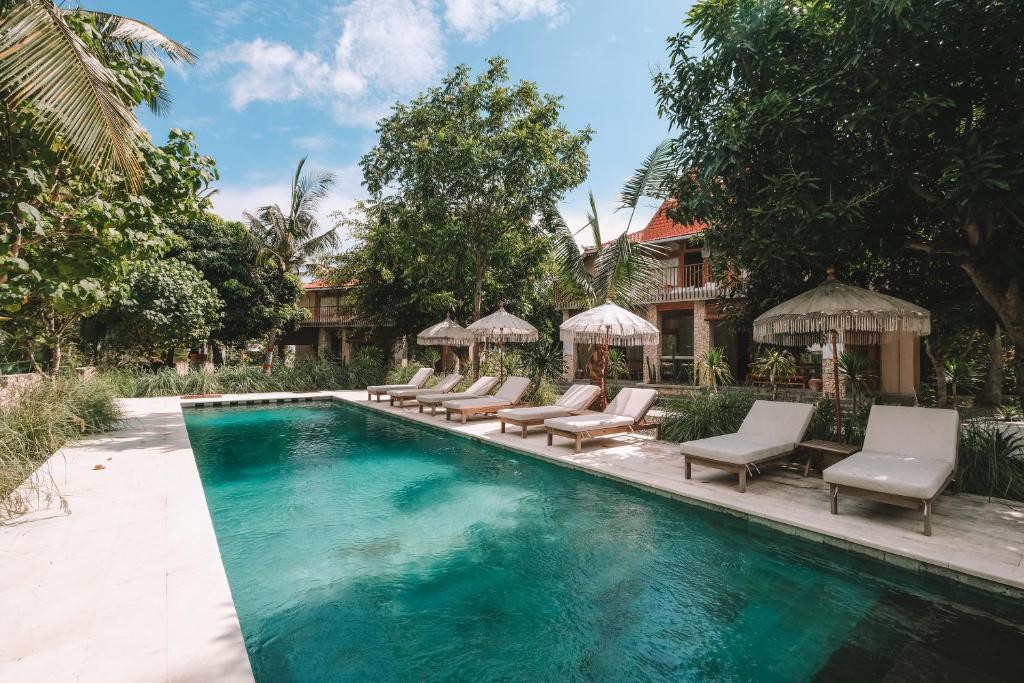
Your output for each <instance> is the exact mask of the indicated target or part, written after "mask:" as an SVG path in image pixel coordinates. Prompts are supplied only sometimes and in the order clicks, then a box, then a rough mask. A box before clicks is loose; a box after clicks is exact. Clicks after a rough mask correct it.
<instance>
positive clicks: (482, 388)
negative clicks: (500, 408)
mask: <svg viewBox="0 0 1024 683" xmlns="http://www.w3.org/2000/svg"><path fill="white" fill-rule="evenodd" d="M497 383H498V378H497V377H491V376H489V375H484V376H483V377H481V378H480V379H478V380H477V381H475V382H473V383H472V384H471V385H469V388H468V389H466V390H465V391H460V392H459V393H457V394H443V393H440V392H435V393H430V394H423V395H421V396H417V397H416V400H417V401H419V402H420V403H440V402H442V401H449V400H455V399H457V398H479V397H480V396H484V395H485V394H487V393H488V392H489V391H490V390H491V389H493V388H494V385H495V384H497Z"/></svg>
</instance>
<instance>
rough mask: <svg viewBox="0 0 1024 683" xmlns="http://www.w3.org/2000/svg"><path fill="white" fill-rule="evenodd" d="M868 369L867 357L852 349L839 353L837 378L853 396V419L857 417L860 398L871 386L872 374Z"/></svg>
mask: <svg viewBox="0 0 1024 683" xmlns="http://www.w3.org/2000/svg"><path fill="white" fill-rule="evenodd" d="M869 369H870V364H869V363H868V359H867V357H865V356H862V355H860V354H859V353H854V352H853V351H843V352H842V353H840V354H839V378H840V380H841V381H842V383H843V388H845V389H846V391H847V392H848V393H849V394H850V396H851V397H852V398H853V416H854V419H859V415H860V411H859V408H860V399H861V397H862V396H865V395H867V393H868V390H869V388H870V386H871V379H872V375H871V374H870V372H869Z"/></svg>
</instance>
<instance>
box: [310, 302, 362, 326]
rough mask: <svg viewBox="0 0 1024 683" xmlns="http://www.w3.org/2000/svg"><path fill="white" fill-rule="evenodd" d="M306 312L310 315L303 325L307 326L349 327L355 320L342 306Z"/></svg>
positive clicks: (321, 307) (313, 309) (319, 308)
mask: <svg viewBox="0 0 1024 683" xmlns="http://www.w3.org/2000/svg"><path fill="white" fill-rule="evenodd" d="M306 310H307V311H308V312H309V315H308V317H307V318H306V319H305V320H303V321H302V324H303V325H307V326H312V327H324V326H329V325H348V324H350V323H352V321H353V320H354V316H353V315H352V314H351V313H349V312H347V311H346V310H345V309H344V307H342V306H317V307H316V308H307V309H306Z"/></svg>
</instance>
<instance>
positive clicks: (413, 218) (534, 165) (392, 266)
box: [361, 57, 591, 331]
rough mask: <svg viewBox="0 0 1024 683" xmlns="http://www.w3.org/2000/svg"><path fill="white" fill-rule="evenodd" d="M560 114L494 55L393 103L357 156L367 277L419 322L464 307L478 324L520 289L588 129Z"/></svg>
mask: <svg viewBox="0 0 1024 683" xmlns="http://www.w3.org/2000/svg"><path fill="white" fill-rule="evenodd" d="M561 110H562V105H561V103H560V99H559V98H558V97H555V96H553V95H547V94H542V93H541V92H540V90H539V89H538V87H537V85H536V84H535V83H532V82H529V81H521V82H519V83H515V84H513V83H510V82H509V75H508V65H507V63H506V61H505V60H504V59H502V58H499V57H495V58H492V59H490V60H488V66H487V69H486V70H485V71H483V72H482V73H480V74H479V75H478V76H477V77H476V78H473V77H472V74H471V71H470V69H469V67H467V66H465V65H462V66H458V67H456V68H455V70H454V71H452V72H451V73H450V74H448V76H446V77H445V79H444V80H443V81H442V83H441V85H439V86H437V87H433V88H430V89H428V90H427V91H426V92H424V93H423V94H421V95H420V96H419V97H417V98H416V99H415V100H413V101H412V102H411V103H409V104H401V103H399V104H396V105H395V106H394V107H393V109H392V111H391V114H390V115H389V116H387V117H385V118H384V119H382V120H381V121H380V122H379V123H378V126H379V127H378V131H379V133H380V140H379V142H378V144H377V145H376V146H375V147H374V148H373V149H372V150H370V152H369V153H367V154H366V156H364V157H363V159H362V162H361V163H362V168H363V174H364V179H365V182H366V186H367V188H368V189H369V190H370V193H371V195H372V197H373V200H374V202H373V205H372V206H373V214H372V216H371V223H370V224H369V227H368V229H367V230H366V232H365V233H364V234H363V236H362V237H363V242H364V244H365V246H366V247H367V250H366V251H365V252H364V255H363V256H364V258H365V259H366V260H365V264H364V265H365V267H366V270H368V271H369V272H368V273H367V277H368V280H369V279H370V278H372V279H379V281H380V282H381V283H382V284H383V283H388V284H389V285H390V286H393V287H394V288H395V291H399V292H404V293H407V294H408V295H409V296H410V297H411V300H412V301H414V302H415V303H414V304H413V306H412V308H413V309H415V311H418V312H419V313H421V314H422V315H424V316H427V317H429V318H437V317H438V316H443V315H444V313H445V311H446V309H447V310H450V309H452V308H455V309H460V308H462V306H463V305H468V307H469V310H470V311H471V313H472V317H473V319H477V318H479V317H480V316H481V312H482V307H483V305H484V302H485V300H486V301H489V302H491V303H492V304H493V305H496V304H497V303H500V297H503V296H508V295H509V294H510V293H512V292H513V291H514V288H516V287H523V285H524V284H527V285H528V283H529V279H530V278H531V277H533V276H534V275H535V274H536V273H537V268H538V267H539V265H540V264H541V262H542V261H543V260H544V254H545V252H546V249H547V245H546V243H545V235H546V234H547V233H546V231H547V230H549V229H550V228H551V227H552V226H553V220H554V210H553V207H554V206H555V204H556V203H557V202H558V201H559V200H560V199H561V198H562V197H563V196H564V195H565V193H566V192H567V191H568V190H570V189H572V188H573V187H576V186H577V185H579V184H580V183H581V182H582V181H583V180H584V178H585V177H586V174H587V168H588V158H587V145H588V144H589V143H590V139H591V130H590V129H589V128H585V129H583V130H581V131H578V132H573V131H571V130H569V128H568V127H566V126H565V125H564V124H563V123H562V122H561V121H560V118H559V117H560V114H561ZM365 286H366V287H367V288H368V290H369V288H370V287H371V286H372V285H370V284H369V281H367V283H366V284H365ZM380 289H384V287H380V288H378V291H379V290H380ZM427 297H429V298H427ZM410 312H412V311H410ZM517 312H521V311H517ZM387 313H388V314H389V315H394V314H395V313H396V311H394V310H392V309H389V310H388V311H387ZM411 319H412V316H410V317H409V318H406V320H411ZM422 319H423V318H420V320H422ZM415 324H419V323H418V322H417V323H415ZM408 325H409V331H412V329H413V325H414V324H413V323H411V322H410V323H408Z"/></svg>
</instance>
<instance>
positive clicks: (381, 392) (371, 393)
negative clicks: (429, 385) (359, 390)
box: [366, 385, 416, 402]
mask: <svg viewBox="0 0 1024 683" xmlns="http://www.w3.org/2000/svg"><path fill="white" fill-rule="evenodd" d="M402 388H403V389H415V388H416V387H414V386H412V385H409V386H407V387H402ZM389 391H393V389H383V390H382V389H372V390H371V389H367V390H366V400H367V401H372V400H373V397H374V396H376V397H377V401H378V402H379V401H381V400H382V399H381V396H384V395H386V394H387V393H388V392H389Z"/></svg>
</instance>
